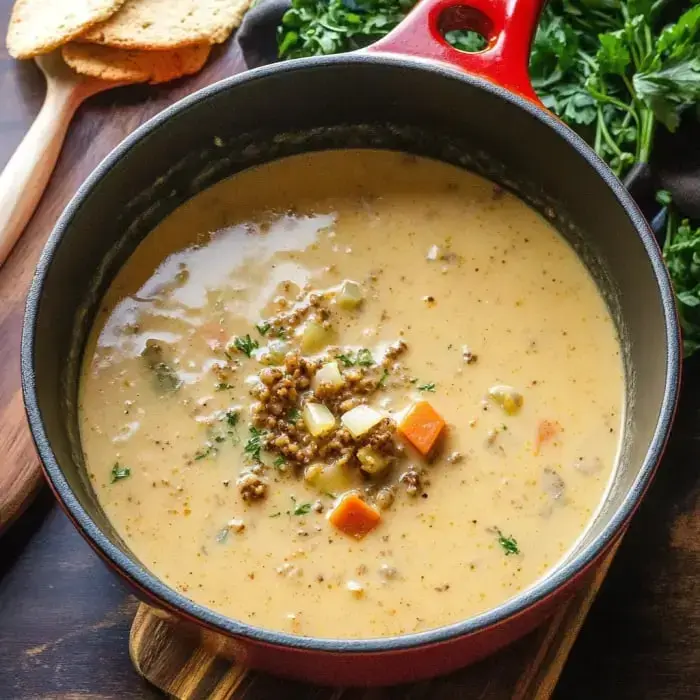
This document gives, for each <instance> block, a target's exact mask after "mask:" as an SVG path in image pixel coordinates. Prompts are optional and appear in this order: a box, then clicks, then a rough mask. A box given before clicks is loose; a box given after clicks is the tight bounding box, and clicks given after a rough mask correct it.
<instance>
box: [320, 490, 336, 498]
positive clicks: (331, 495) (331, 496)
mask: <svg viewBox="0 0 700 700" xmlns="http://www.w3.org/2000/svg"><path fill="white" fill-rule="evenodd" d="M321 493H322V494H323V495H324V496H328V498H335V497H336V495H335V494H334V493H331V492H330V491H321Z"/></svg>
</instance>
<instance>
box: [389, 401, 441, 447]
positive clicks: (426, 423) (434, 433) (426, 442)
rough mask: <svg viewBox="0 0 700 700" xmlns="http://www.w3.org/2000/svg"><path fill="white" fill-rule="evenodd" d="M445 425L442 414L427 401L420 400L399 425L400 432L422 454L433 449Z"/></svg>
mask: <svg viewBox="0 0 700 700" xmlns="http://www.w3.org/2000/svg"><path fill="white" fill-rule="evenodd" d="M444 427H445V421H444V420H443V418H442V416H441V415H440V414H439V413H438V412H437V411H436V410H435V409H434V408H433V407H432V406H431V405H430V404H429V403H428V402H427V401H418V402H417V403H414V404H413V406H411V408H410V409H409V411H408V413H407V414H406V416H405V417H404V419H403V420H402V421H401V423H400V425H399V432H400V433H401V434H402V435H403V436H404V437H405V438H406V439H407V440H408V441H409V442H410V443H411V444H412V445H413V446H414V447H415V448H416V449H417V450H418V451H419V452H420V453H421V454H422V455H427V454H428V453H429V452H430V450H432V449H433V446H434V445H435V442H436V441H437V439H438V438H439V437H440V433H442V431H443V429H444Z"/></svg>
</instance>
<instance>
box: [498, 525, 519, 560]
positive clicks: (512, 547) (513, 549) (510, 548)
mask: <svg viewBox="0 0 700 700" xmlns="http://www.w3.org/2000/svg"><path fill="white" fill-rule="evenodd" d="M496 532H497V533H498V544H500V545H501V547H503V551H504V552H505V553H506V556H507V557H508V556H510V555H511V554H520V549H519V548H518V542H517V540H516V539H515V538H514V537H512V536H511V537H506V536H505V535H504V534H503V533H502V532H501V531H500V530H499V529H496Z"/></svg>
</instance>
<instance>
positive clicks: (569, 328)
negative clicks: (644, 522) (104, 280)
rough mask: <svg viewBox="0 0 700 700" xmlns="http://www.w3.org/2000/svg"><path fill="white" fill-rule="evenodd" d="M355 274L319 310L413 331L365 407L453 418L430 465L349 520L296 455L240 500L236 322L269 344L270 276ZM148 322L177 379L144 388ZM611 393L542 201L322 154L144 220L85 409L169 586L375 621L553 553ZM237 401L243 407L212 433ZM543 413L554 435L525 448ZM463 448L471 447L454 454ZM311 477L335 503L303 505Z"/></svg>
mask: <svg viewBox="0 0 700 700" xmlns="http://www.w3.org/2000/svg"><path fill="white" fill-rule="evenodd" d="M346 279H351V280H355V281H358V282H359V283H360V284H361V286H362V287H363V289H364V290H365V299H364V302H363V304H362V305H361V307H360V309H359V310H356V311H352V312H343V311H341V310H338V311H337V312H336V311H334V312H333V316H332V321H333V323H334V327H335V329H336V332H337V338H336V340H335V342H336V343H337V344H338V345H350V346H354V347H365V348H368V349H369V350H370V351H371V352H372V353H375V354H378V353H379V352H380V350H381V348H382V347H383V346H385V345H386V344H387V343H390V342H394V341H396V340H397V339H402V340H404V341H405V342H406V344H407V348H408V349H407V351H406V353H405V354H404V355H403V356H402V357H401V362H402V363H403V364H404V365H405V367H406V368H407V371H408V372H409V373H410V374H411V376H412V377H413V378H414V380H413V382H412V383H411V384H410V386H409V387H408V388H406V387H405V386H403V385H401V386H398V387H397V386H394V385H393V384H392V381H391V378H389V381H388V382H386V388H385V389H384V390H383V391H380V392H378V393H377V394H376V395H374V396H373V397H372V399H371V402H372V403H373V405H375V406H377V407H379V408H381V409H382V410H384V411H400V410H401V409H403V408H405V407H406V406H408V405H409V404H410V403H411V402H413V401H415V400H417V399H427V400H429V401H430V403H431V405H432V406H433V407H434V408H435V409H436V410H437V411H438V412H439V413H440V414H441V415H442V416H443V417H444V419H445V421H446V422H447V424H448V436H447V440H446V445H445V448H444V449H443V450H442V451H441V452H440V454H438V455H437V457H436V458H435V459H434V461H433V462H432V463H431V464H429V465H423V466H425V469H426V475H427V478H426V480H427V481H428V482H429V484H428V485H426V487H425V491H424V494H423V495H422V496H421V495H419V496H417V497H411V496H410V495H409V494H407V492H406V490H405V488H402V487H401V485H400V484H399V485H398V487H397V489H396V499H395V501H394V503H393V505H392V506H391V508H389V509H388V510H386V511H383V512H382V517H381V522H380V524H379V526H378V527H377V528H376V529H375V530H373V531H372V532H371V533H369V534H368V535H367V536H366V537H364V538H363V539H361V540H359V541H358V540H356V539H353V538H351V537H348V536H346V535H344V534H343V533H341V532H339V531H337V530H335V529H334V528H333V527H332V525H331V524H330V523H329V521H328V520H327V518H326V515H327V511H328V508H329V507H331V506H332V503H333V502H332V495H330V494H319V492H318V491H317V490H316V489H314V488H312V487H311V486H309V485H307V484H306V483H305V481H304V480H303V478H301V477H300V476H298V475H295V474H294V473H292V472H287V473H283V472H279V471H277V470H276V469H275V468H274V467H273V466H269V467H268V468H267V469H266V470H265V471H266V477H267V478H269V480H270V488H269V491H268V494H267V497H266V498H264V499H262V500H260V501H255V502H245V501H243V500H242V497H241V494H240V493H239V491H238V489H237V488H236V478H237V476H238V475H239V473H240V472H241V470H242V469H245V467H246V462H247V460H248V459H249V455H246V452H245V446H246V444H247V441H248V440H249V437H250V434H249V426H248V420H249V414H248V408H249V406H250V404H251V402H252V401H253V399H252V398H251V397H250V395H249V389H250V386H251V381H252V380H251V379H250V377H251V375H254V374H255V373H257V372H258V371H259V370H260V364H259V362H258V360H257V359H256V357H255V353H253V357H252V358H250V359H248V358H247V357H246V356H245V355H244V354H239V355H237V358H236V362H237V363H238V365H240V367H238V370H237V372H236V373H235V374H234V376H233V377H232V378H230V377H229V378H227V380H226V382H225V383H222V382H221V379H220V375H219V374H217V365H218V364H221V363H225V362H226V357H225V356H224V355H223V354H222V347H223V344H224V343H225V342H226V341H227V340H228V339H229V338H231V337H233V336H242V337H243V336H245V335H246V334H249V335H250V336H251V339H253V340H256V342H258V343H259V345H260V346H261V347H264V346H265V345H266V343H268V342H269V340H270V339H269V338H267V337H264V336H262V334H261V333H260V332H259V331H258V330H256V324H260V323H261V321H262V320H263V319H265V318H267V317H269V316H271V315H273V314H275V313H276V312H278V311H279V305H278V301H276V300H277V299H278V297H279V296H285V297H286V298H288V299H290V300H293V299H294V298H295V297H296V295H297V294H298V293H299V292H300V290H302V291H303V290H310V289H328V288H330V287H333V286H335V285H339V284H340V283H342V281H343V280H346ZM154 340H155V341H158V342H159V343H161V344H162V345H163V346H165V347H167V348H168V352H169V358H170V361H171V363H172V368H173V370H174V371H175V372H176V373H177V376H178V381H181V382H182V386H180V387H179V388H178V389H177V390H176V391H170V392H163V391H159V390H158V388H157V386H156V385H155V384H154V377H153V374H154V371H153V367H152V366H149V365H148V364H147V363H145V362H144V358H143V357H142V352H143V351H144V349H145V348H146V343H147V341H151V342H153V341H154ZM470 353H471V356H470ZM467 360H469V362H467ZM430 384H434V390H433V391H429V390H428V389H426V388H425V387H426V385H430ZM495 384H507V385H510V386H512V387H513V388H515V389H517V390H518V392H520V393H521V395H522V397H523V404H522V408H521V409H520V411H519V412H518V413H517V414H516V415H508V414H507V413H505V412H504V411H503V409H502V408H501V407H500V406H498V405H497V404H496V403H495V402H493V401H491V400H489V399H488V390H489V388H490V387H492V386H493V385H495ZM419 386H421V387H424V388H423V390H419V389H418V387H419ZM222 387H225V388H222ZM623 392H624V386H623V368H622V362H621V357H620V348H619V344H618V338H617V336H616V332H615V329H614V325H613V322H612V320H611V317H610V315H609V313H608V311H607V309H606V306H605V304H604V302H603V300H602V298H601V296H600V295H599V294H598V292H597V289H596V287H595V285H594V283H593V281H592V279H591V278H590V277H589V275H588V273H587V271H586V269H585V268H584V266H583V265H582V263H581V262H580V261H579V259H578V258H577V256H576V255H575V253H574V252H573V250H572V249H571V248H570V247H569V245H568V244H567V243H566V242H565V241H564V240H563V239H562V238H561V237H560V236H559V235H558V234H557V233H556V232H555V230H554V229H553V228H552V227H551V226H550V225H549V224H548V223H547V222H546V221H545V220H544V219H543V218H541V217H540V216H539V215H538V214H537V213H536V212H534V211H533V210H531V209H529V208H528V207H527V206H525V205H524V204H523V203H522V202H521V201H520V200H518V199H517V198H516V197H514V196H513V195H511V194H508V193H506V192H503V191H501V190H499V189H498V188H496V187H494V185H493V184H492V183H490V182H488V181H486V180H484V179H482V178H480V177H477V176H475V175H473V174H470V173H468V172H466V171H463V170H460V169H457V168H454V167H452V166H448V165H446V164H443V163H439V162H436V161H431V160H427V159H420V158H415V157H410V156H406V155H402V154H398V153H392V152H383V151H359V150H358V151H332V152H323V153H314V154H307V155H301V156H295V157H292V158H288V159H284V160H281V161H278V162H274V163H271V164H267V165H264V166H260V167H257V168H253V169H250V170H248V171H245V172H243V173H240V174H238V175H236V176H235V177H233V178H231V179H229V180H226V181H224V182H221V183H219V184H217V185H216V186H214V187H212V188H211V189H209V190H207V191H205V192H203V193H201V194H200V195H198V196H196V197H195V198H193V199H192V200H191V201H189V202H187V203H185V204H184V205H183V206H181V207H180V208H179V209H178V210H176V211H175V212H174V213H173V214H172V215H170V216H169V217H168V218H167V219H166V220H165V221H163V222H162V224H160V225H159V226H158V228H157V229H156V230H154V231H153V232H152V233H151V234H150V235H149V236H148V237H147V238H146V239H145V240H144V241H143V243H142V244H141V245H140V246H139V248H138V249H137V250H136V252H135V253H134V254H133V256H132V257H131V258H130V259H129V261H128V262H127V264H126V265H125V267H124V268H123V269H122V270H121V271H120V273H119V274H118V276H117V278H116V280H115V281H114V283H113V284H112V286H111V288H110V290H109V292H108V294H107V295H106V298H105V299H104V302H103V305H102V310H101V312H100V314H99V317H98V318H97V320H96V323H95V327H94V330H93V333H92V335H91V338H90V340H89V345H88V348H87V352H86V355H85V361H84V371H83V378H82V383H81V405H80V423H81V425H80V427H81V435H82V441H83V448H84V455H85V463H86V468H87V473H88V474H89V478H90V482H91V484H92V486H93V488H94V490H95V492H96V494H97V497H98V499H99V502H100V504H101V506H102V507H103V508H104V510H105V512H106V514H107V516H108V517H109V519H110V520H111V522H112V523H113V524H114V527H115V528H116V530H117V532H118V533H119V534H120V536H121V537H122V538H123V540H124V541H125V543H126V544H127V545H128V547H129V548H130V549H131V551H132V552H133V554H134V555H135V556H136V557H137V558H138V559H139V560H140V561H141V562H142V563H143V564H144V565H145V566H146V567H147V568H148V569H150V570H151V571H152V572H153V573H154V574H155V575H156V576H158V577H159V578H161V579H162V580H163V581H165V582H166V583H167V584H168V585H169V586H171V587H172V588H174V589H176V590H178V591H180V592H181V593H183V594H184V595H185V596H187V597H189V598H191V599H192V600H194V601H197V602H198V603H201V604H203V605H205V606H208V607H210V608H212V609H214V610H217V611H219V612H221V613H224V614H226V615H228V616H230V617H232V618H235V619H239V620H243V621H246V622H249V623H252V624H255V625H258V626H261V627H265V628H270V629H277V630H284V631H287V632H291V633H295V634H299V635H304V636H313V637H341V638H371V637H380V636H391V635H398V634H403V633H410V632H415V631H419V630H424V629H429V628H434V627H437V626H440V625H444V624H447V623H452V622H456V621H459V620H463V619H465V618H468V617H470V616H472V615H475V614H477V613H480V612H483V611H485V610H487V609H489V608H492V607H493V606H496V605H498V604H499V603H502V602H503V601H505V600H506V599H508V598H510V597H512V596H514V595H515V594H517V593H518V592H520V591H522V590H523V589H525V588H527V587H528V586H531V585H532V584H533V583H534V582H535V581H536V580H538V579H540V578H541V577H543V576H544V575H545V574H547V572H548V571H549V570H550V569H551V568H552V567H553V566H554V565H555V564H556V563H557V562H558V561H559V560H561V558H562V557H563V556H564V555H565V554H566V553H567V551H568V550H570V548H571V547H572V546H573V545H574V543H575V542H576V540H577V539H578V538H579V537H580V536H581V535H582V533H583V531H584V530H585V528H586V525H587V523H589V522H590V520H591V518H592V516H593V515H594V513H595V512H596V509H597V508H598V506H599V504H600V502H601V499H602V497H603V495H604V493H605V491H606V488H607V485H608V483H609V481H610V477H611V473H612V470H613V468H614V464H615V459H616V455H617V450H618V443H619V439H620V432H621V423H622V411H623V405H624V396H623ZM231 407H234V408H235V410H240V412H241V413H240V421H239V423H238V425H237V426H235V427H233V428H231V427H230V426H225V427H227V431H225V432H224V436H225V439H224V438H218V439H219V440H220V442H216V441H215V442H212V439H211V426H212V425H216V424H217V422H222V419H221V416H222V415H224V414H225V411H226V410H227V409H231ZM542 421H550V422H551V424H554V425H557V426H558V432H557V434H556V435H555V436H554V437H553V438H551V439H549V440H547V441H545V442H543V443H542V444H541V446H539V449H538V448H537V445H536V442H537V441H536V436H537V435H538V430H540V426H541V425H542ZM222 424H224V425H225V421H223V422H222ZM229 428H230V429H229ZM559 428H560V429H559ZM212 445H213V446H214V447H213V449H211V446H212ZM455 451H457V452H459V453H460V454H461V455H462V456H463V458H462V459H461V460H459V461H457V462H456V463H451V462H450V461H448V459H447V457H448V456H449V455H450V454H454V452H455ZM409 456H410V457H411V459H412V460H413V461H416V460H417V457H416V455H415V454H410V455H409ZM268 464H269V462H268ZM319 498H321V499H322V500H324V502H325V506H326V507H325V512H323V513H318V512H315V511H313V510H311V511H310V512H308V513H304V512H303V511H305V510H306V509H307V508H306V507H305V506H306V504H308V503H314V502H315V501H316V499H319ZM295 513H296V514H295ZM230 523H233V524H234V525H235V527H231V526H230ZM241 526H243V529H242V530H240V531H239V529H240V528H241ZM513 550H516V551H513Z"/></svg>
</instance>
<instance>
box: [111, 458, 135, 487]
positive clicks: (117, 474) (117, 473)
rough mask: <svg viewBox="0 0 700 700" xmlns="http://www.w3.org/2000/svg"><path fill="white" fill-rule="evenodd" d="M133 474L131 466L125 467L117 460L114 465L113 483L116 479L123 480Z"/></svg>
mask: <svg viewBox="0 0 700 700" xmlns="http://www.w3.org/2000/svg"><path fill="white" fill-rule="evenodd" d="M129 476H131V469H129V467H123V466H122V465H121V464H119V462H115V463H114V466H113V467H112V483H114V482H115V481H121V480H122V479H126V478H127V477H129Z"/></svg>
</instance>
